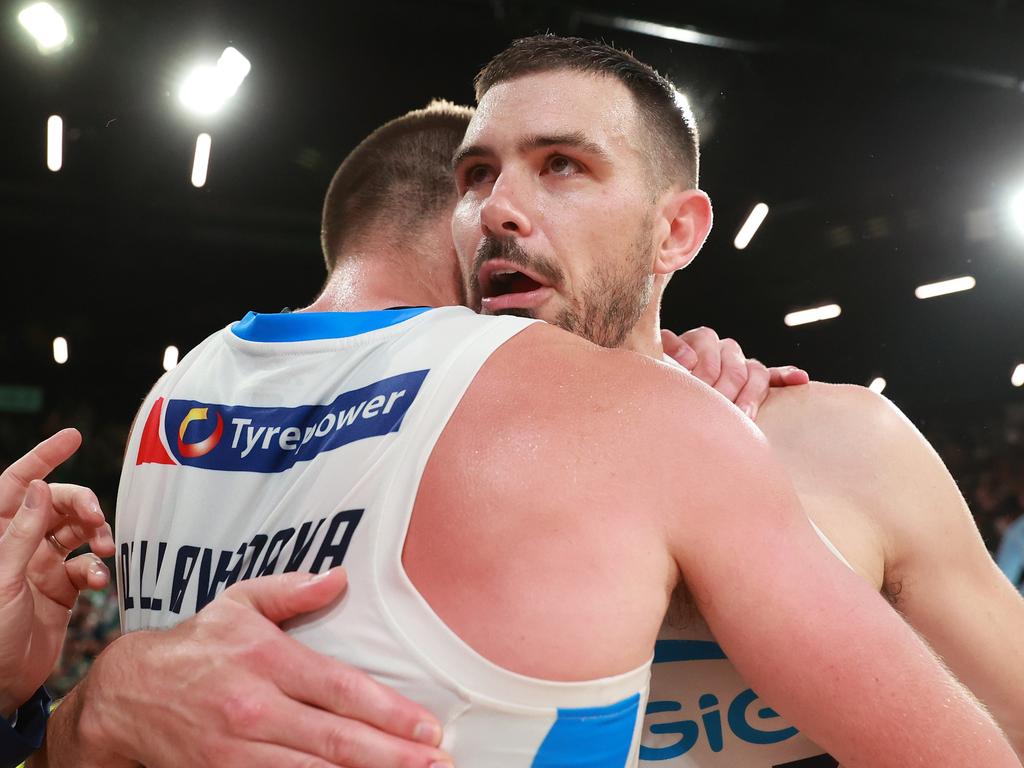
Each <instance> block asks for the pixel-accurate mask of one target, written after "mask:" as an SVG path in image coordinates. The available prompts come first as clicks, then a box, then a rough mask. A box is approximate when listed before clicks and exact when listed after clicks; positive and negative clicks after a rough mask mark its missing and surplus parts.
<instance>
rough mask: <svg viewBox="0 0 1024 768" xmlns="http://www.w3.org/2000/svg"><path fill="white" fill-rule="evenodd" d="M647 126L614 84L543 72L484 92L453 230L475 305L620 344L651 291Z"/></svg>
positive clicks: (463, 164)
mask: <svg viewBox="0 0 1024 768" xmlns="http://www.w3.org/2000/svg"><path fill="white" fill-rule="evenodd" d="M642 130H643V128H642V126H641V124H640V122H639V115H638V112H637V109H636V105H635V104H634V102H633V98H632V96H631V95H630V93H629V91H628V90H627V89H626V87H625V86H623V85H622V84H621V83H619V82H618V81H617V80H615V79H613V78H610V77H605V76H601V75H591V74H584V73H577V72H567V71H558V72H547V73H542V74H535V75H529V76H526V77H522V78H519V79H516V80H512V81H509V82H506V83H501V84H499V85H496V86H494V87H493V88H491V89H490V90H489V91H488V92H487V93H486V94H485V96H484V98H483V99H482V100H481V102H480V104H479V106H478V108H477V110H476V114H475V116H474V117H473V120H472V122H471V123H470V125H469V129H468V130H467V132H466V137H465V139H464V141H463V144H462V147H461V148H460V150H459V152H458V153H457V154H456V165H455V177H456V183H457V185H458V190H459V201H458V204H457V205H456V208H455V214H454V217H453V219H452V234H453V237H454V240H455V247H456V250H457V252H458V254H459V261H460V264H461V267H462V271H463V275H464V278H465V281H466V294H467V298H468V302H469V306H470V307H471V308H473V309H477V310H480V311H482V312H484V313H487V314H517V315H522V316H526V317H535V318H540V319H542V320H546V321H548V322H550V323H553V324H556V325H559V326H561V327H563V328H565V329H566V330H569V331H571V332H573V333H576V334H578V335H581V336H584V337H586V338H589V339H590V340H591V341H594V342H595V343H598V344H601V345H602V346H606V347H614V346H619V345H620V344H622V342H623V341H624V340H625V338H626V336H627V334H628V333H629V331H630V330H631V329H632V328H633V326H634V325H636V323H637V321H638V320H639V318H640V315H641V313H642V312H643V310H644V309H645V308H646V307H647V304H648V303H649V301H650V297H651V289H652V286H653V276H652V264H653V261H654V246H653V242H652V240H653V234H652V217H653V215H654V211H653V209H654V199H653V194H652V191H651V184H650V179H649V178H648V173H647V167H648V165H647V161H646V159H645V156H644V154H643V144H642V136H643V133H642Z"/></svg>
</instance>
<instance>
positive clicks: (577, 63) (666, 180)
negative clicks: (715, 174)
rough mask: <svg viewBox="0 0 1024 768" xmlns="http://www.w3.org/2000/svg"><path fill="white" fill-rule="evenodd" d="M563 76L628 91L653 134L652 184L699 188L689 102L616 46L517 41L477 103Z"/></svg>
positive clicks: (491, 67) (554, 38) (482, 81)
mask: <svg viewBox="0 0 1024 768" xmlns="http://www.w3.org/2000/svg"><path fill="white" fill-rule="evenodd" d="M557 70H568V71H572V72H584V73H590V74H595V75H604V76H607V77H612V78H615V79H616V80H618V81H619V82H620V83H622V84H623V85H624V86H626V88H627V89H628V90H629V92H630V93H631V94H632V96H633V99H634V100H635V102H636V104H637V107H638V109H639V110H640V114H641V117H642V118H643V124H644V126H645V130H646V132H647V134H648V135H647V136H646V137H645V139H646V145H647V146H646V149H647V154H648V160H649V162H650V165H651V172H652V178H653V179H654V180H655V181H656V182H657V184H658V186H659V187H660V188H661V189H664V188H666V187H668V186H671V185H673V184H679V185H681V186H683V187H696V186H697V179H698V165H699V154H700V152H699V142H698V136H697V126H696V123H695V122H694V119H693V115H692V113H691V112H690V109H689V107H688V105H687V103H686V98H685V97H684V96H683V95H682V94H681V93H679V91H678V90H676V88H675V86H673V85H672V83H671V82H669V80H667V79H666V78H665V77H663V76H662V75H660V74H658V72H657V71H655V70H654V69H653V68H652V67H650V66H648V65H647V64H644V63H642V62H640V61H638V60H637V59H635V58H634V57H633V56H631V55H630V54H629V53H626V52H624V51H620V50H618V49H617V48H613V47H612V46H610V45H606V44H604V43H598V42H594V41H593V40H586V39H584V38H580V37H560V36H558V35H551V34H546V35H536V36H534V37H524V38H521V39H519V40H516V41H514V42H513V43H512V44H511V45H510V46H509V47H508V48H506V49H505V50H504V51H502V52H501V53H499V54H498V55H497V56H495V57H494V58H493V59H491V60H490V61H489V62H488V63H487V64H486V65H485V66H484V68H483V69H482V70H480V72H479V73H478V74H477V76H476V80H475V81H474V84H475V86H476V99H477V102H478V103H479V101H480V99H481V98H483V96H484V94H485V93H487V91H489V90H490V89H491V88H492V87H494V86H495V85H499V84H500V83H504V82H508V81H510V80H515V79H517V78H520V77H525V76H527V75H532V74H539V73H541V72H553V71H557Z"/></svg>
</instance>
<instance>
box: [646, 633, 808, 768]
mask: <svg viewBox="0 0 1024 768" xmlns="http://www.w3.org/2000/svg"><path fill="white" fill-rule="evenodd" d="M697 661H727V658H726V655H725V653H724V651H722V648H721V646H719V645H718V643H715V642H712V641H707V640H659V641H658V642H657V643H656V645H655V651H654V663H655V664H665V663H679V662H683V663H693V662H697ZM730 696H731V694H730ZM756 701H758V696H757V694H756V693H754V691H752V690H751V689H749V688H748V689H746V690H744V691H742V692H740V693H739V694H738V695H737V696H735V697H734V698H732V701H730V702H729V703H728V706H727V707H725V723H724V724H723V722H722V707H721V706H720V705H721V702H720V701H719V698H718V696H717V695H716V694H714V693H703V694H701V695H700V696H699V697H698V700H697V706H696V710H697V712H693V711H692V710H691V711H684V710H685V709H686V708H685V707H684V705H683V703H682V702H681V701H672V700H665V701H650V702H648V704H647V712H646V714H647V715H655V714H663V713H668V712H679V713H681V714H682V715H688V716H685V717H682V718H681V719H679V720H671V721H668V722H655V723H650V724H649V725H648V726H647V727H648V730H649V731H650V732H651V733H655V734H678V735H679V738H678V739H677V740H676V741H675V742H673V743H672V744H668V745H666V746H662V747H649V746H644V745H641V747H640V759H641V760H648V761H652V762H657V761H661V760H672V759H673V758H676V757H680V756H682V755H685V754H686V753H687V752H689V751H690V750H691V749H693V748H694V747H695V746H696V745H697V743H698V742H699V741H700V738H701V733H702V732H703V734H704V738H705V739H706V740H707V744H708V748H709V749H710V750H711V752H713V753H716V754H717V753H719V752H722V751H723V750H724V749H725V747H726V741H725V736H726V733H731V734H732V735H733V736H735V737H736V738H738V739H740V740H741V741H745V742H747V743H748V744H778V743H779V742H782V741H786V740H787V739H791V738H793V737H794V736H796V734H797V733H798V731H797V729H796V728H793V727H791V726H783V727H781V728H772V727H769V725H770V723H769V722H768V721H771V720H774V719H776V718H778V717H779V715H778V714H777V713H776V712H775V711H774V710H772V709H770V708H768V707H754V703H755V702H756ZM691 706H692V705H691ZM698 712H699V719H698V717H696V715H697V713H698ZM723 725H727V726H728V731H725V729H724V728H723ZM701 726H703V729H702V727H701Z"/></svg>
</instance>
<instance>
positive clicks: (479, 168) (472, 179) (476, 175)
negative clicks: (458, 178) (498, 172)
mask: <svg viewBox="0 0 1024 768" xmlns="http://www.w3.org/2000/svg"><path fill="white" fill-rule="evenodd" d="M464 178H465V179H466V184H467V185H468V186H471V187H472V186H476V185H477V184H486V183H487V182H488V181H489V180H490V178H491V169H490V167H488V166H486V165H474V166H473V167H472V168H469V169H468V170H467V171H466V173H465V176H464Z"/></svg>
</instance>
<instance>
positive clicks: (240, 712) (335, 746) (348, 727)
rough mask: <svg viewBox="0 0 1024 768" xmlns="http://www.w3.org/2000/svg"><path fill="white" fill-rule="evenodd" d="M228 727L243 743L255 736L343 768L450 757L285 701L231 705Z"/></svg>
mask: <svg viewBox="0 0 1024 768" xmlns="http://www.w3.org/2000/svg"><path fill="white" fill-rule="evenodd" d="M229 706H230V708H229V711H228V713H227V721H228V724H229V725H228V728H229V729H231V730H234V729H237V733H236V734H235V735H237V736H239V737H241V738H245V737H246V736H247V734H249V733H252V732H259V733H261V734H263V736H262V738H261V740H262V741H266V742H269V743H272V744H277V745H280V746H281V747H284V748H288V749H295V750H298V751H300V752H305V753H309V754H312V755H315V756H316V757H317V758H321V759H323V760H325V761H327V763H329V764H331V765H343V766H346V768H392V767H393V768H405V767H406V766H410V767H411V766H422V768H429V767H430V766H432V765H436V764H438V763H448V764H449V765H450V761H451V758H449V757H448V756H447V755H445V753H444V752H442V751H441V750H440V749H438V748H437V747H434V746H428V745H426V744H417V743H415V742H412V741H407V740H405V739H402V738H398V737H396V736H392V735H391V734H388V733H386V732H384V731H381V730H378V729H377V728H374V727H372V726H370V725H367V724H366V723H362V722H359V721H358V720H352V719H348V718H339V717H337V716H336V715H333V714H330V713H329V712H326V711H323V710H321V709H316V708H313V707H309V706H305V705H303V704H300V703H298V702H296V701H293V700H288V701H287V702H286V703H285V705H284V706H277V705H275V706H274V707H273V708H271V707H268V706H266V702H263V701H259V700H254V699H253V697H246V698H245V699H241V700H237V701H233V702H231V703H230V705H229Z"/></svg>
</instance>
